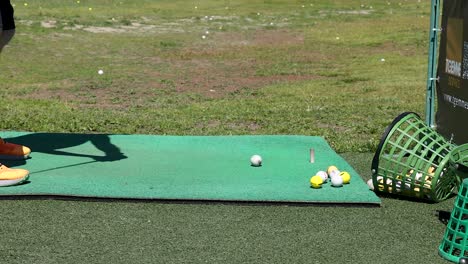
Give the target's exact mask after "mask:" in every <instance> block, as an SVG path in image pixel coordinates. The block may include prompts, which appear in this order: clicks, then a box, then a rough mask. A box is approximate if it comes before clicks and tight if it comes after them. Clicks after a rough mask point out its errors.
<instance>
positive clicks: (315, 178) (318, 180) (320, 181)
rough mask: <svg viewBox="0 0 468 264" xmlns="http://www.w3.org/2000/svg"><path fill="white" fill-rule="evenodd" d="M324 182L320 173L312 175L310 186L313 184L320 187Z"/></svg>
mask: <svg viewBox="0 0 468 264" xmlns="http://www.w3.org/2000/svg"><path fill="white" fill-rule="evenodd" d="M322 184H323V179H322V177H320V176H319V175H315V176H312V178H310V186H312V188H315V189H318V188H320V187H322Z"/></svg>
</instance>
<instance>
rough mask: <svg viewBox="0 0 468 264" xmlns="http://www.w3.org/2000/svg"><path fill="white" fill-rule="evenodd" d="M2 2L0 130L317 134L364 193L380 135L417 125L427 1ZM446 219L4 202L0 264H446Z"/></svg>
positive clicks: (410, 205)
mask: <svg viewBox="0 0 468 264" xmlns="http://www.w3.org/2000/svg"><path fill="white" fill-rule="evenodd" d="M13 2H14V3H15V5H16V6H15V9H16V17H17V25H18V28H17V34H16V36H15V38H14V39H13V41H12V42H11V43H10V45H9V46H8V47H6V48H5V49H4V52H3V53H2V54H1V55H0V69H1V71H0V83H1V84H2V87H1V88H2V89H0V95H1V96H0V113H2V118H1V125H0V128H1V129H2V130H17V131H31V132H49V133H52V132H73V133H112V134H155V135H307V136H323V137H324V138H325V139H326V140H327V141H328V142H329V144H330V145H331V146H332V148H333V149H334V150H335V151H337V152H339V153H344V154H343V155H342V156H343V157H344V158H345V159H346V160H347V161H348V162H349V163H350V164H351V165H353V166H354V168H355V169H356V171H357V172H358V173H359V174H360V175H362V177H363V178H364V180H367V179H369V177H370V163H371V160H372V156H373V152H374V151H375V148H376V146H377V144H378V141H379V139H380V136H381V134H382V133H383V131H384V129H385V127H386V126H387V125H388V124H389V123H390V122H391V121H392V120H393V118H394V117H396V116H397V115H398V114H400V113H401V112H405V111H414V112H417V113H419V114H421V115H422V116H423V115H424V109H425V105H424V104H425V83H426V82H425V81H426V71H427V50H428V30H429V15H430V6H429V1H418V0H411V1H409V0H408V1H377V0H369V1H364V2H363V1H354V0H337V1H325V0H317V1H286V0H277V1H276V0H263V1H255V0H253V1H247V0H238V1H233V0H232V1H214V0H203V1H175V0H172V1H169V0H161V1H152V0H141V1H135V0H128V1H125V0H123V1H109V0H96V1H86V0H81V1H58V0H48V1H46V0H32V1H27V4H26V1H25V2H18V1H13ZM207 31H208V33H207ZM203 35H205V38H202V36H203ZM100 69H102V70H103V71H104V74H102V75H99V74H98V73H97V72H98V70H100ZM6 164H7V165H8V163H6ZM312 173H315V172H311V174H312ZM452 206H453V198H451V199H448V200H446V201H443V202H441V203H437V204H428V203H423V202H418V201H408V200H404V199H398V198H390V197H382V206H381V207H349V206H329V207H319V206H299V205H296V204H285V205H282V204H261V203H260V204H250V203H196V202H194V203H175V202H167V203H163V202H135V201H128V200H117V201H116V200H114V201H112V200H70V199H52V200H50V199H47V198H46V197H44V199H39V198H32V197H29V198H27V199H18V198H15V199H6V200H2V201H1V202H0V212H1V214H0V218H1V223H2V228H1V229H2V235H1V236H0V259H2V262H4V263H221V262H224V263H340V262H349V263H446V261H444V260H443V259H442V258H441V257H439V256H438V255H437V248H438V246H439V243H440V241H441V239H442V237H443V233H444V230H445V225H444V224H443V223H442V222H441V221H439V220H438V218H437V217H436V216H434V212H435V211H436V210H443V211H450V210H451V208H452Z"/></svg>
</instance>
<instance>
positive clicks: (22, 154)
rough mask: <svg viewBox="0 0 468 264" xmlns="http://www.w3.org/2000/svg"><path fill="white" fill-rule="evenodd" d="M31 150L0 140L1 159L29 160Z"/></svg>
mask: <svg viewBox="0 0 468 264" xmlns="http://www.w3.org/2000/svg"><path fill="white" fill-rule="evenodd" d="M29 154H31V149H30V148H28V147H25V146H22V145H18V144H13V143H9V142H6V141H5V140H3V139H1V138H0V159H5V160H18V159H27V158H28V157H29Z"/></svg>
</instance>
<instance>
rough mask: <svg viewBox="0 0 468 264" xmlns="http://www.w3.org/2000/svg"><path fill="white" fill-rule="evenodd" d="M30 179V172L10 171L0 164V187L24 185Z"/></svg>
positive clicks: (22, 170)
mask: <svg viewBox="0 0 468 264" xmlns="http://www.w3.org/2000/svg"><path fill="white" fill-rule="evenodd" d="M28 178H29V171H27V170H24V169H10V168H8V167H7V166H5V165H3V164H0V187H5V186H12V185H17V184H20V183H23V182H24V181H26V180H27V179H28Z"/></svg>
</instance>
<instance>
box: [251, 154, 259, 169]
mask: <svg viewBox="0 0 468 264" xmlns="http://www.w3.org/2000/svg"><path fill="white" fill-rule="evenodd" d="M250 164H252V166H255V167H258V166H262V157H261V156H260V155H253V156H252V157H251V158H250Z"/></svg>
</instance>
